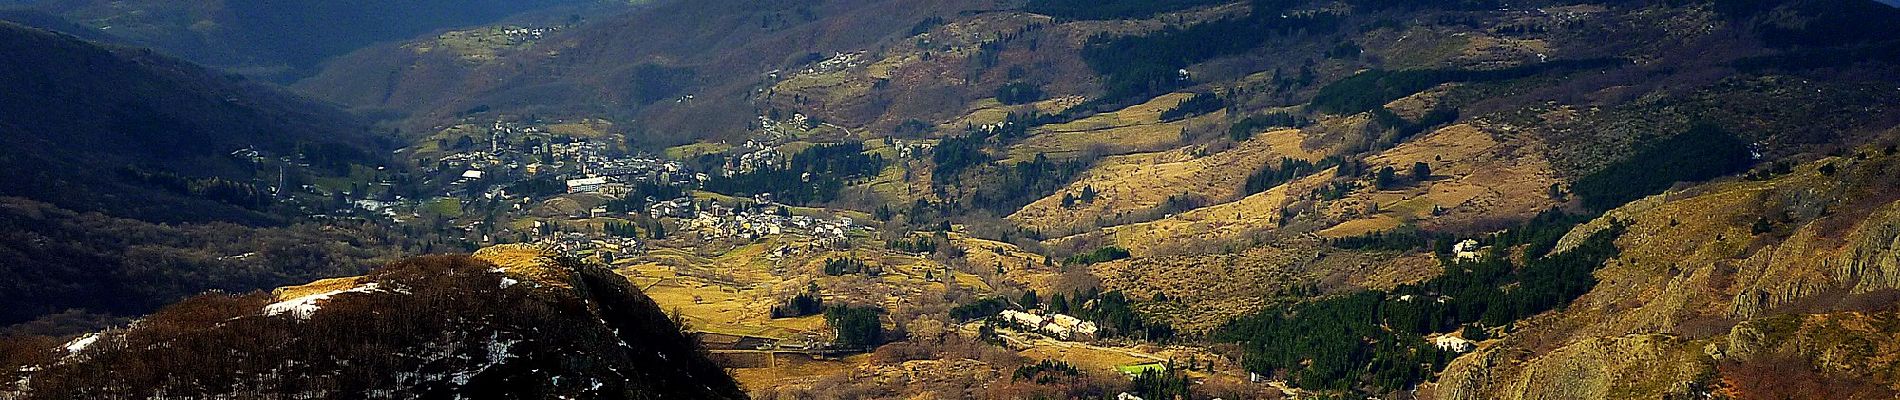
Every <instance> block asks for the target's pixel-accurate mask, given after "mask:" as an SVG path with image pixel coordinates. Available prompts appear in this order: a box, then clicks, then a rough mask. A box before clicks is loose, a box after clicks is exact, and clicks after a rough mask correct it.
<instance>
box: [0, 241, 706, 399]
mask: <svg viewBox="0 0 1900 400" xmlns="http://www.w3.org/2000/svg"><path fill="white" fill-rule="evenodd" d="M41 355H43V356H44V357H43V358H41V359H40V360H39V362H30V363H26V364H27V365H24V366H15V368H13V369H17V370H19V371H26V372H27V373H26V374H24V376H21V377H20V378H21V379H20V380H19V381H18V382H19V383H18V386H17V387H15V388H12V389H14V390H16V392H13V393H0V394H4V396H0V397H9V398H20V399H74V398H134V397H139V398H143V397H149V396H158V397H166V398H222V397H235V398H451V397H453V398H463V397H476V398H629V399H655V398H692V399H710V398H744V394H743V393H741V391H740V390H739V388H738V387H737V385H736V384H735V383H733V381H732V380H731V378H729V377H727V376H726V375H725V373H724V371H723V370H721V369H720V368H719V367H718V366H716V365H714V364H713V363H712V362H711V361H710V360H708V359H707V358H706V357H705V356H704V355H703V354H702V353H701V352H700V351H699V348H698V347H697V345H696V343H695V342H694V340H693V339H692V338H690V337H689V336H687V335H685V334H682V333H681V332H680V330H679V328H678V326H677V325H675V324H673V323H672V321H670V320H669V319H668V318H667V316H666V315H665V314H664V313H663V312H662V311H661V310H660V308H659V306H658V305H656V304H655V303H653V301H652V300H650V299H648V298H647V297H646V296H644V295H642V294H641V293H640V292H639V291H638V290H636V289H634V288H633V287H632V286H630V285H629V284H628V282H627V280H626V279H625V278H623V277H621V276H619V275H616V274H614V273H613V272H611V271H608V270H606V269H604V268H601V267H598V266H593V265H586V264H581V263H578V262H572V261H567V260H561V259H558V258H556V257H551V256H550V255H549V254H543V253H542V252H540V251H538V250H535V249H533V248H528V247H498V248H490V249H485V250H483V251H481V252H479V253H477V254H476V255H474V256H431V257H419V258H412V259H408V260H404V261H399V262H396V263H394V264H391V265H389V266H388V267H385V268H382V269H379V270H376V271H374V272H371V273H370V274H368V275H365V276H360V277H349V278H337V279H328V280H323V281H318V282H315V283H311V284H308V285H303V286H294V287H285V288H280V289H277V290H275V291H274V292H272V293H262V292H256V293H251V294H244V295H231V294H216V293H214V294H207V295H203V296H199V297H196V298H193V299H190V300H187V301H184V302H181V303H179V304H176V305H173V306H171V307H168V308H166V309H164V310H162V311H160V312H158V313H157V314H154V315H151V316H149V317H147V318H144V319H142V320H140V321H138V322H136V323H134V324H132V325H131V326H129V327H126V328H123V329H118V330H112V331H107V332H103V333H97V334H93V335H88V336H85V337H82V338H80V339H78V340H75V341H73V342H71V343H67V344H66V345H64V346H61V347H60V348H57V349H50V350H47V352H44V353H41Z"/></svg>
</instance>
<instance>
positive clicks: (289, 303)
mask: <svg viewBox="0 0 1900 400" xmlns="http://www.w3.org/2000/svg"><path fill="white" fill-rule="evenodd" d="M378 291H379V290H377V289H376V283H374V282H371V283H366V284H363V286H357V287H353V288H349V289H342V290H332V291H328V292H322V293H316V294H310V295H305V296H302V297H298V298H294V299H290V300H284V301H279V302H276V303H271V304H270V305H266V306H264V315H265V316H276V315H278V314H284V313H289V314H290V316H292V317H296V318H297V319H310V315H312V314H316V313H317V310H318V309H320V308H322V306H319V305H318V304H317V302H319V301H323V300H327V299H329V298H330V297H331V296H336V295H339V294H344V293H372V292H378Z"/></svg>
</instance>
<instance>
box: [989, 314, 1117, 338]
mask: <svg viewBox="0 0 1900 400" xmlns="http://www.w3.org/2000/svg"><path fill="white" fill-rule="evenodd" d="M996 318H998V319H999V320H1001V321H1002V322H1004V323H1005V324H1008V325H1010V326H1014V327H1016V328H1018V329H1022V330H1025V331H1030V332H1037V333H1041V334H1044V335H1049V336H1050V337H1054V338H1057V339H1062V340H1088V339H1092V338H1095V335H1096V333H1099V331H1100V329H1098V328H1097V327H1096V326H1095V323H1094V322H1089V321H1083V320H1082V319H1081V318H1076V317H1072V316H1069V315H1066V314H1048V315H1042V314H1032V313H1026V312H1022V311H1016V310H1003V312H1002V313H999V314H997V315H996Z"/></svg>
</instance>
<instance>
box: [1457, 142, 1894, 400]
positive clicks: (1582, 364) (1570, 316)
mask: <svg viewBox="0 0 1900 400" xmlns="http://www.w3.org/2000/svg"><path fill="white" fill-rule="evenodd" d="M1829 164H1831V165H1834V167H1833V168H1838V169H1839V171H1841V172H1839V173H1837V174H1823V173H1820V172H1819V167H1820V166H1822V165H1829ZM1897 176H1900V160H1896V157H1893V156H1874V157H1871V158H1866V159H1855V158H1848V157H1841V158H1833V159H1825V160H1821V161H1816V162H1813V163H1809V164H1808V165H1805V166H1802V167H1800V168H1797V169H1796V170H1795V172H1793V173H1792V174H1789V175H1785V176H1781V177H1777V178H1774V179H1770V180H1766V181H1760V182H1726V183H1714V184H1708V185H1703V186H1701V187H1697V188H1694V189H1690V190H1686V191H1682V192H1673V193H1668V194H1664V195H1658V196H1654V197H1651V198H1649V199H1645V200H1641V201H1638V202H1634V203H1631V204H1629V205H1626V206H1624V207H1622V208H1620V209H1618V210H1615V211H1612V212H1610V213H1607V214H1606V215H1605V216H1604V217H1603V218H1602V219H1600V220H1598V221H1594V222H1592V223H1589V224H1585V225H1582V226H1580V227H1578V228H1577V230H1576V231H1573V232H1572V233H1571V234H1570V235H1569V236H1568V237H1567V239H1566V240H1564V243H1567V244H1568V243H1574V242H1575V240H1574V239H1569V238H1579V237H1583V236H1587V235H1588V234H1589V233H1591V232H1594V231H1596V230H1598V229H1603V228H1605V227H1608V226H1610V225H1611V222H1612V221H1620V222H1622V223H1624V224H1626V225H1627V226H1628V233H1626V234H1625V235H1624V236H1623V237H1622V238H1621V239H1619V240H1618V242H1617V244H1618V247H1619V248H1621V249H1622V256H1621V257H1619V258H1618V259H1615V260H1611V261H1610V262H1608V263H1606V264H1605V265H1604V266H1603V268H1601V269H1599V270H1598V271H1597V273H1596V276H1597V278H1598V279H1599V280H1600V283H1599V284H1598V285H1597V287H1596V288H1595V289H1593V290H1592V291H1591V292H1590V293H1589V294H1587V295H1585V296H1584V297H1582V298H1579V299H1578V300H1577V301H1576V302H1574V303H1572V304H1571V305H1570V307H1569V308H1567V309H1565V310H1563V311H1561V312H1558V313H1555V314H1550V315H1545V316H1540V317H1536V318H1532V319H1529V320H1526V321H1523V322H1520V323H1519V326H1518V328H1519V330H1518V332H1516V333H1513V334H1511V335H1508V336H1506V337H1505V338H1503V339H1501V340H1497V341H1494V342H1491V343H1487V344H1486V345H1485V346H1484V347H1483V348H1481V349H1480V350H1479V351H1476V352H1473V353H1472V354H1468V355H1465V356H1463V357H1460V358H1458V359H1457V360H1455V361H1453V362H1452V364H1451V365H1450V367H1448V368H1447V369H1446V370H1445V371H1444V372H1443V373H1442V374H1441V375H1440V377H1439V378H1438V380H1437V382H1436V383H1435V384H1433V385H1431V387H1430V389H1431V390H1429V391H1422V392H1429V394H1431V395H1432V396H1435V397H1436V398H1439V399H1604V398H1662V397H1666V396H1687V397H1685V398H1704V397H1703V396H1708V395H1714V394H1723V395H1730V396H1736V397H1741V398H1750V397H1751V396H1752V397H1759V396H1769V397H1773V398H1782V397H1786V396H1793V397H1794V398H1891V396H1892V393H1894V390H1895V389H1900V386H1896V385H1895V383H1896V382H1900V381H1896V380H1895V377H1894V376H1893V373H1891V372H1885V371H1886V370H1885V368H1887V367H1886V366H1890V365H1892V362H1891V361H1887V360H1886V358H1882V357H1879V356H1878V355H1879V354H1886V353H1883V352H1885V351H1888V349H1886V348H1887V347H1891V346H1889V345H1887V344H1885V343H1884V342H1883V341H1890V340H1891V338H1893V337H1894V334H1895V332H1897V331H1900V324H1897V323H1895V322H1894V321H1897V320H1900V319H1896V318H1900V304H1896V302H1895V301H1894V300H1895V299H1896V298H1900V297H1897V296H1896V295H1895V293H1900V198H1897V197H1900V194H1897V193H1900V187H1896V185H1897V184H1900V180H1896V177H1897ZM1560 247H1564V248H1567V247H1569V246H1568V245H1565V246H1560ZM1887 358H1890V357H1887ZM1813 382H1822V383H1825V384H1818V385H1817V384H1812V383H1813ZM1775 396H1782V397H1775ZM1813 396H1822V397H1813ZM1883 396H1885V397H1883Z"/></svg>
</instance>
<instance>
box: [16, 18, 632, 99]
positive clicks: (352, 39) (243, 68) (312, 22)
mask: <svg viewBox="0 0 1900 400" xmlns="http://www.w3.org/2000/svg"><path fill="white" fill-rule="evenodd" d="M13 3H17V4H0V8H14V9H24V10H32V11H37V12H41V13H43V15H54V16H58V17H60V18H64V19H65V20H67V21H71V23H70V24H63V25H67V26H79V27H83V28H84V29H86V30H90V31H91V33H92V34H106V35H112V36H114V37H116V38H118V39H120V40H123V41H125V42H127V43H133V44H138V45H141V46H151V47H153V48H157V49H161V50H162V51H164V52H166V53H168V54H172V55H175V56H178V57H181V58H184V59H188V60H192V61H194V62H197V63H200V64H205V65H211V66H215V67H218V68H223V69H227V70H231V71H235V72H240V73H244V74H246V75H250V76H255V77H259V78H262V79H267V80H272V81H280V82H281V81H288V80H293V79H296V78H300V77H302V76H305V75H308V74H310V73H312V72H314V71H315V69H316V68H317V66H318V65H320V64H321V63H322V62H324V61H325V60H328V59H329V58H331V57H334V56H337V55H341V54H344V53H348V52H350V51H352V50H355V49H357V48H361V47H363V46H367V45H369V44H371V43H376V42H382V41H390V40H402V39H408V38H410V37H413V36H415V35H418V34H422V33H426V32H429V31H433V30H437V29H443V28H450V27H457V26H468V25H480V24H487V23H492V22H494V21H497V20H500V19H502V18H505V17H508V16H511V15H515V14H518V13H522V12H530V11H537V10H547V9H550V8H557V7H583V6H612V5H614V4H616V3H615V2H612V1H601V0H474V1H465V0H426V1H364V0H342V1H312V0H259V1H231V2H227V1H211V0H183V1H181V0H134V1H99V0H22V1H15V2H13ZM623 4H624V3H623ZM575 12H576V13H577V15H578V13H579V12H581V11H579V10H575ZM7 17H9V16H8V15H0V19H6V18H7ZM42 20H43V19H42Z"/></svg>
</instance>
